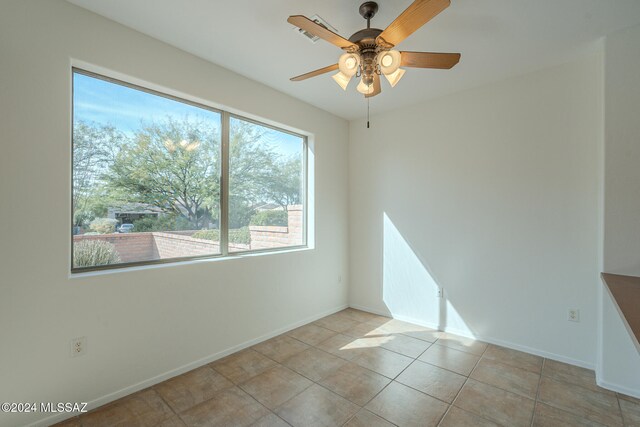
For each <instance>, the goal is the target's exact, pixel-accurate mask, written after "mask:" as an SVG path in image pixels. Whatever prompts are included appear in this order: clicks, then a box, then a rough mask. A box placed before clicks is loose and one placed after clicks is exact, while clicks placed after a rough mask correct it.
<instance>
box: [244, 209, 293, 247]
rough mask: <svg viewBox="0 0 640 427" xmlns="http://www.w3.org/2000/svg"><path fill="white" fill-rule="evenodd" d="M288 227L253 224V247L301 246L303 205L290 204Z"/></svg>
mask: <svg viewBox="0 0 640 427" xmlns="http://www.w3.org/2000/svg"><path fill="white" fill-rule="evenodd" d="M287 213H288V222H289V225H288V226H287V227H276V226H266V225H251V226H249V231H250V232H251V249H271V248H282V247H286V246H300V245H302V243H303V239H302V238H303V231H304V223H303V221H304V218H303V213H304V210H303V208H302V205H291V206H288V209H287Z"/></svg>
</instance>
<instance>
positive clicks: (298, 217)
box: [73, 205, 304, 262]
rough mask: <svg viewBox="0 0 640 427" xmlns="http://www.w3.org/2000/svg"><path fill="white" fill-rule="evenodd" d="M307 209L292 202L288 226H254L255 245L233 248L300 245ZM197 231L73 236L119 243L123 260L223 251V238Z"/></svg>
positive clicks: (231, 246) (233, 247) (234, 248)
mask: <svg viewBox="0 0 640 427" xmlns="http://www.w3.org/2000/svg"><path fill="white" fill-rule="evenodd" d="M303 213H304V211H303V209H302V206H301V205H292V206H289V209H288V221H289V225H288V227H273V226H250V227H249V231H250V233H251V245H243V244H238V243H230V244H229V252H237V251H246V250H248V249H271V248H282V247H287V246H299V245H301V244H302V243H303V240H302V238H303V231H304V224H303ZM194 232H195V231H169V232H158V231H154V232H149V233H113V234H99V235H90V236H87V235H78V236H73V241H74V242H79V241H81V240H104V241H106V242H109V243H111V244H113V246H115V249H116V251H118V254H119V255H120V259H121V260H122V262H136V261H151V260H156V259H165V258H182V257H189V256H201V255H214V254H219V253H220V244H219V242H215V241H211V240H205V239H195V238H193V237H191V234H193V233H194Z"/></svg>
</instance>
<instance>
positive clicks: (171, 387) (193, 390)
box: [154, 366, 233, 412]
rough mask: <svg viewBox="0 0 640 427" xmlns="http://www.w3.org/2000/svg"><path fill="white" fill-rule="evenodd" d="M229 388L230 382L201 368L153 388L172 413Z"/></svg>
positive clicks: (216, 373) (213, 372)
mask: <svg viewBox="0 0 640 427" xmlns="http://www.w3.org/2000/svg"><path fill="white" fill-rule="evenodd" d="M231 386H233V383H232V382H231V381H229V380H228V379H226V378H225V377H223V376H222V375H221V374H219V373H218V372H216V371H214V370H213V369H212V368H211V367H209V366H203V367H201V368H198V369H194V370H193V371H189V372H187V373H186V374H182V375H179V376H177V377H174V378H171V379H170V380H167V381H164V382H161V383H160V384H157V385H156V386H154V388H155V389H156V391H157V392H158V393H159V394H160V396H162V398H163V399H164V400H165V402H167V403H168V404H169V406H171V408H172V409H173V410H174V411H176V412H182V411H184V410H186V409H189V408H190V407H192V406H194V405H197V404H198V403H200V402H204V401H205V400H207V399H211V397H213V395H214V394H215V393H216V392H218V391H220V390H222V389H224V388H227V387H231Z"/></svg>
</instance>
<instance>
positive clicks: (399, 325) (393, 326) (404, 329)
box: [376, 319, 432, 335]
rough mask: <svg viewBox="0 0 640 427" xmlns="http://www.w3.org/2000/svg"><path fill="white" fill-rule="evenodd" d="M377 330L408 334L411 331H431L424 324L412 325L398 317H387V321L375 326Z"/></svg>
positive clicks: (387, 332) (384, 332) (385, 332)
mask: <svg viewBox="0 0 640 427" xmlns="http://www.w3.org/2000/svg"><path fill="white" fill-rule="evenodd" d="M376 330H377V331H379V332H380V333H383V334H405V335H409V334H411V333H413V332H432V330H431V329H429V328H425V327H424V326H418V325H414V324H413V323H408V322H405V321H402V320H398V319H389V320H388V321H387V322H384V323H382V324H381V325H379V326H378V327H377V328H376Z"/></svg>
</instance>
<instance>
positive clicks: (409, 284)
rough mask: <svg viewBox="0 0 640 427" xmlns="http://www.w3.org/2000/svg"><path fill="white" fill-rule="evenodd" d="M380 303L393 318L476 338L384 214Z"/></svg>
mask: <svg viewBox="0 0 640 427" xmlns="http://www.w3.org/2000/svg"><path fill="white" fill-rule="evenodd" d="M382 260H383V261H382V268H383V272H382V291H383V301H384V303H385V304H386V306H387V309H388V310H389V312H390V313H391V315H392V316H393V317H394V318H397V319H400V320H405V321H407V322H412V323H416V324H419V325H422V326H428V327H430V328H434V329H439V330H447V331H450V332H453V333H456V334H459V335H464V336H469V337H475V334H474V333H473V332H472V331H471V329H470V328H469V327H468V326H467V324H466V323H465V321H464V320H463V319H462V317H461V316H460V314H459V313H458V312H457V311H456V309H455V307H454V306H453V305H452V303H451V302H450V301H448V300H447V295H446V293H444V294H443V295H442V297H440V296H439V295H438V291H439V290H441V289H443V284H442V283H440V282H439V281H438V279H437V277H436V276H435V275H434V274H433V272H432V271H431V270H430V269H429V266H428V264H427V263H426V262H425V261H424V260H421V259H420V256H419V254H416V252H415V251H414V250H413V249H412V248H411V246H410V245H409V243H407V241H406V239H405V238H404V237H403V236H402V234H400V232H399V231H398V229H397V228H396V226H395V225H394V224H393V222H392V221H391V219H390V218H389V216H388V215H387V213H386V212H385V213H383V253H382Z"/></svg>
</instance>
